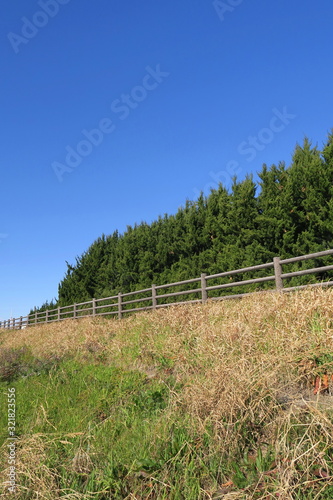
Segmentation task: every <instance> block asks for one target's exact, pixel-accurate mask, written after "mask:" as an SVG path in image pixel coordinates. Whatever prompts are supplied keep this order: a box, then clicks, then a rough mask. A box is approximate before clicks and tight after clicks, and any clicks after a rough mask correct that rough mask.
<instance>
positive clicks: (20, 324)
mask: <svg viewBox="0 0 333 500" xmlns="http://www.w3.org/2000/svg"><path fill="white" fill-rule="evenodd" d="M22 322H23V317H22V316H20V323H19V329H20V330H22Z"/></svg>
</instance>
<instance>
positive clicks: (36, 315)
mask: <svg viewBox="0 0 333 500" xmlns="http://www.w3.org/2000/svg"><path fill="white" fill-rule="evenodd" d="M37 318H38V314H37V309H36V311H35V325H37Z"/></svg>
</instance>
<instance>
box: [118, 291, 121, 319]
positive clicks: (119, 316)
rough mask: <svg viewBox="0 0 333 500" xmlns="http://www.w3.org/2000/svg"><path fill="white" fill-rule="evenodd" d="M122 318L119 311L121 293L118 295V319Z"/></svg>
mask: <svg viewBox="0 0 333 500" xmlns="http://www.w3.org/2000/svg"><path fill="white" fill-rule="evenodd" d="M121 317H122V309H121V292H119V293H118V319H121Z"/></svg>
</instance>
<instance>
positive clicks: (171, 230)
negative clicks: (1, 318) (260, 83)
mask: <svg viewBox="0 0 333 500" xmlns="http://www.w3.org/2000/svg"><path fill="white" fill-rule="evenodd" d="M258 177H259V182H258V183H256V182H254V180H253V179H252V178H251V177H247V178H245V179H244V180H242V181H238V180H236V179H234V182H233V185H232V188H231V190H230V191H228V190H227V189H226V188H225V187H224V186H222V185H220V186H219V188H218V189H215V190H212V192H211V193H210V194H209V195H208V196H204V195H201V196H200V197H199V198H198V199H197V200H195V201H187V202H186V204H185V206H184V207H181V208H180V209H179V210H178V211H177V212H176V213H175V214H173V215H167V214H165V215H164V216H163V217H159V218H158V219H157V220H155V221H153V222H152V223H151V224H147V223H145V222H141V223H140V224H137V225H135V226H134V227H131V226H128V228H127V231H125V232H124V234H119V233H118V232H117V231H115V232H114V233H113V234H111V235H108V236H105V235H102V236H101V237H100V238H98V239H97V240H96V241H95V242H93V243H92V245H91V246H90V247H89V248H88V249H87V250H86V251H85V252H84V253H83V254H82V255H81V256H78V257H77V258H76V262H75V263H67V272H66V274H65V276H64V278H63V280H62V281H61V282H60V284H59V287H58V297H57V298H56V300H55V303H52V304H51V308H52V307H54V306H57V305H60V306H66V305H70V304H74V303H79V302H84V301H87V300H90V299H92V298H101V297H108V296H113V295H116V294H118V292H122V293H126V292H132V291H135V290H140V289H144V288H147V287H150V286H151V284H152V283H155V284H156V285H163V284H165V283H172V282H177V281H182V280H186V279H190V278H193V277H195V276H200V274H201V273H202V272H206V273H207V274H216V273H221V272H224V271H228V270H230V269H239V268H242V267H247V266H253V265H255V264H262V263H264V262H270V261H271V260H272V259H273V257H274V256H277V255H279V256H280V257H281V258H288V257H294V256H296V255H304V254H307V253H313V252H319V251H321V250H327V249H329V248H332V247H333V204H332V200H333V187H332V186H333V135H332V134H330V135H329V136H328V138H327V141H326V144H325V145H324V147H323V148H322V149H318V148H317V147H316V146H312V145H311V143H310V142H309V141H308V140H307V139H305V140H304V143H303V145H302V146H300V145H297V146H296V148H295V150H294V153H293V156H292V162H291V164H290V165H289V166H288V167H287V166H286V165H285V164H284V163H283V162H281V163H279V164H278V165H271V166H270V167H267V166H266V165H263V166H262V168H261V170H260V172H258ZM297 269H298V268H297ZM293 270H296V269H293ZM37 305H40V304H37ZM45 305H46V304H45ZM42 307H43V306H42ZM44 308H45V307H44Z"/></svg>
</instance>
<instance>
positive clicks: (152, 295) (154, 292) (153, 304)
mask: <svg viewBox="0 0 333 500" xmlns="http://www.w3.org/2000/svg"><path fill="white" fill-rule="evenodd" d="M151 300H152V306H153V309H156V306H157V298H156V285H152V286H151Z"/></svg>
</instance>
